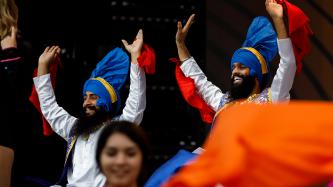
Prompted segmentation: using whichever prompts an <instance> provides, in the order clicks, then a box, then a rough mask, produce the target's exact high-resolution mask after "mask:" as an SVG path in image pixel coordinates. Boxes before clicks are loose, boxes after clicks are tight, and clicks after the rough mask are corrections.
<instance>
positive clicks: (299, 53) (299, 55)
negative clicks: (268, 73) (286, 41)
mask: <svg viewBox="0 0 333 187" xmlns="http://www.w3.org/2000/svg"><path fill="white" fill-rule="evenodd" d="M278 3H279V4H282V5H283V8H284V10H285V15H286V16H287V18H288V24H289V25H288V30H289V33H288V34H289V37H290V38H291V41H292V43H293V48H294V54H295V58H296V64H297V74H299V73H300V72H301V70H302V60H303V58H304V56H305V55H307V54H308V53H309V52H310V40H309V37H310V36H311V35H312V34H313V32H312V30H311V28H310V26H309V18H308V17H307V16H306V15H305V14H304V12H303V11H302V10H301V9H299V8H298V7H296V6H295V5H293V4H291V3H290V2H288V1H287V0H278Z"/></svg>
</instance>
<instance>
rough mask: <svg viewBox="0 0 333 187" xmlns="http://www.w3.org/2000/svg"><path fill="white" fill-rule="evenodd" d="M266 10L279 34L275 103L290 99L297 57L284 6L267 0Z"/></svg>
mask: <svg viewBox="0 0 333 187" xmlns="http://www.w3.org/2000/svg"><path fill="white" fill-rule="evenodd" d="M265 5H266V10H267V12H268V14H269V15H270V16H271V18H272V20H273V23H274V26H275V29H276V32H277V35H278V48H279V55H280V64H279V68H278V69H277V72H276V75H275V76H274V79H273V82H272V85H271V94H272V100H273V102H274V103H276V102H281V101H289V100H290V94H289V92H290V90H291V88H292V85H293V82H294V78H295V73H296V59H295V55H294V52H293V46H292V42H291V40H290V38H289V36H288V32H287V29H286V25H285V23H284V16H283V7H282V5H280V4H278V3H277V2H276V0H266V3H265Z"/></svg>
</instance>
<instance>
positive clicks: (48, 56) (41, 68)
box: [38, 46, 60, 76]
mask: <svg viewBox="0 0 333 187" xmlns="http://www.w3.org/2000/svg"><path fill="white" fill-rule="evenodd" d="M59 54H60V48H59V46H51V47H46V48H45V50H44V52H43V53H42V54H41V55H40V57H39V60H38V76H42V75H46V74H48V73H49V72H50V70H49V66H50V64H51V63H52V62H54V60H55V59H56V58H57V57H58V56H59Z"/></svg>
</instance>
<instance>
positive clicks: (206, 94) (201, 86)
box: [176, 14, 223, 111]
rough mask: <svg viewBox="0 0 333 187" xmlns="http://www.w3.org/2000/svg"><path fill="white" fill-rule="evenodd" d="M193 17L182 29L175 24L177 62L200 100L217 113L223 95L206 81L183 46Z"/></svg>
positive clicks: (179, 23)
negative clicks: (193, 84)
mask: <svg viewBox="0 0 333 187" xmlns="http://www.w3.org/2000/svg"><path fill="white" fill-rule="evenodd" d="M194 16H195V15H194V14H192V15H191V17H190V18H189V19H188V20H187V22H186V24H185V26H184V27H183V26H182V24H181V22H180V21H179V22H178V24H177V34H176V45H177V50H178V56H179V60H180V61H181V67H180V68H181V69H182V71H183V73H184V75H185V76H186V77H190V78H191V79H193V80H194V83H195V87H196V89H197V92H198V93H199V95H200V96H201V97H202V99H204V100H205V102H206V103H207V104H208V105H209V106H210V107H211V108H212V109H213V110H214V111H217V110H218V107H219V104H220V101H221V98H222V96H223V93H222V91H221V90H220V89H219V88H218V87H217V86H215V85H214V84H212V83H211V82H210V81H208V80H207V77H206V75H205V74H204V73H203V71H202V70H201V69H200V67H199V66H198V64H197V63H196V61H195V60H194V58H193V57H191V55H190V52H189V51H188V49H187V47H186V44H185V40H186V36H187V34H188V31H189V29H190V27H191V25H192V23H193V20H194Z"/></svg>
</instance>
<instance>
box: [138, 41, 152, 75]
mask: <svg viewBox="0 0 333 187" xmlns="http://www.w3.org/2000/svg"><path fill="white" fill-rule="evenodd" d="M138 62H139V66H140V67H141V68H143V69H144V71H145V72H146V73H147V74H155V67H156V56H155V51H154V49H153V48H152V47H150V46H149V45H147V44H143V46H142V51H141V55H140V56H139V58H138Z"/></svg>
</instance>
